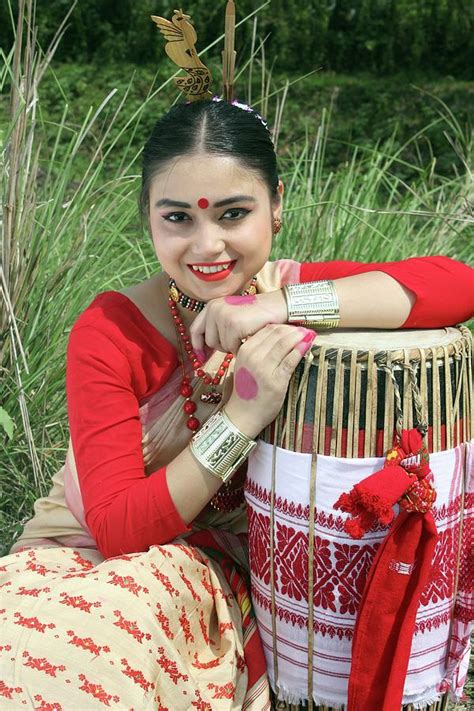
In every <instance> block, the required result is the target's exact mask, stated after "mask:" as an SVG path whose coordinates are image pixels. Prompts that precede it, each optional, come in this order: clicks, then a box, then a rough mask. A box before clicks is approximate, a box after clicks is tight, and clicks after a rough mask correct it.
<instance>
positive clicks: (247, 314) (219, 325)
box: [189, 289, 288, 355]
mask: <svg viewBox="0 0 474 711" xmlns="http://www.w3.org/2000/svg"><path fill="white" fill-rule="evenodd" d="M287 318H288V311H287V307H286V300H285V297H284V295H283V292H282V291H281V289H279V290H278V291H269V292H267V293H265V294H255V295H252V296H251V295H249V296H224V297H221V298H218V299H212V300H211V301H209V302H208V303H207V305H206V307H205V308H204V309H203V310H202V311H201V313H200V314H199V316H197V318H196V319H195V320H194V321H193V323H192V325H191V328H190V329H189V332H190V336H191V342H192V345H193V348H194V350H195V351H203V350H204V345H205V344H206V345H207V346H208V347H209V348H213V349H215V350H219V351H222V352H223V353H234V355H235V354H236V353H237V352H238V350H239V348H240V346H241V343H242V341H243V340H244V339H245V338H248V337H249V336H253V335H254V334H255V333H257V332H258V331H260V330H261V329H262V328H263V327H264V326H266V325H267V324H268V323H273V324H279V323H281V324H283V323H286V320H287Z"/></svg>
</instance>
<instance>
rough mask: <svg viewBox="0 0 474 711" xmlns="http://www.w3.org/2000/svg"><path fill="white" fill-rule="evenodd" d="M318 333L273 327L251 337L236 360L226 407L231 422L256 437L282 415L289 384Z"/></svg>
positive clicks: (305, 329)
mask: <svg viewBox="0 0 474 711" xmlns="http://www.w3.org/2000/svg"><path fill="white" fill-rule="evenodd" d="M315 337H316V333H315V332H314V331H312V330H310V329H307V328H303V327H301V326H289V325H279V326H277V325H273V324H269V325H267V326H264V328H262V329H260V330H259V331H258V333H256V334H255V335H253V336H250V337H249V338H248V339H247V340H246V341H245V343H243V344H242V345H241V347H240V348H239V352H238V354H237V356H236V359H235V368H234V379H233V391H232V394H231V396H230V398H229V400H228V402H227V403H226V404H225V407H224V409H225V412H226V414H227V415H228V416H229V418H230V420H231V422H233V424H234V425H235V426H236V427H238V429H239V430H240V431H241V432H243V433H244V434H246V435H247V436H248V437H252V438H253V437H256V436H257V435H258V434H259V432H261V431H262V430H263V429H264V428H265V427H266V426H267V425H268V424H269V423H270V422H273V420H274V419H275V417H276V416H277V415H278V413H279V412H280V410H281V408H282V405H283V402H284V400H285V395H286V391H287V389H288V383H289V382H290V378H291V376H292V375H293V372H294V370H295V368H296V366H297V365H298V363H299V362H300V360H301V358H302V357H303V355H304V354H305V353H306V351H307V350H308V349H309V348H310V346H311V344H312V343H313V341H314V339H315Z"/></svg>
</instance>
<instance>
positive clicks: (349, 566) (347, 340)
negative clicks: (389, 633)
mask: <svg viewBox="0 0 474 711" xmlns="http://www.w3.org/2000/svg"><path fill="white" fill-rule="evenodd" d="M471 415H472V339H471V336H470V334H469V331H468V330H467V329H466V328H464V327H460V328H447V329H443V330H439V331H396V332H394V331H388V332H387V331H371V332H361V331H357V332H356V331H354V332H344V331H342V330H341V331H336V332H328V333H326V334H322V335H318V338H317V339H316V345H315V346H314V347H313V349H312V353H311V354H309V355H307V357H306V359H305V360H304V361H302V363H301V364H300V365H299V367H298V368H297V370H296V371H295V373H294V375H293V378H292V380H291V382H290V386H289V388H288V393H287V396H286V400H285V403H284V406H283V408H282V410H281V412H280V414H279V416H278V417H277V419H276V420H275V421H274V422H273V423H272V424H271V425H269V426H268V427H267V428H266V429H265V430H264V431H263V433H262V434H261V439H260V442H259V445H258V447H257V448H256V449H255V450H254V452H253V453H252V455H251V457H250V459H249V465H248V479H247V485H246V498H247V503H248V513H249V549H250V563H251V574H252V597H253V602H254V606H255V611H256V614H257V620H258V625H259V630H260V634H261V637H262V642H263V645H264V649H265V654H266V659H267V667H268V673H269V677H270V681H271V684H272V687H273V689H274V691H275V692H276V694H277V696H278V698H279V699H282V700H285V701H286V702H287V703H292V704H305V703H308V705H309V706H310V707H311V706H312V705H313V703H314V704H316V705H318V704H319V705H321V707H323V708H324V706H323V705H326V706H327V707H332V706H334V707H339V708H340V707H341V705H342V706H343V705H344V704H345V703H346V701H347V685H348V679H349V672H350V663H351V642H352V638H353V633H354V625H355V620H356V614H357V609H358V605H359V603H360V600H361V596H362V592H363V588H364V584H365V580H366V577H367V574H368V571H369V569H370V566H371V563H372V561H373V558H374V555H375V552H376V550H377V548H378V546H379V545H380V543H381V541H382V540H383V539H384V537H385V535H386V533H387V528H385V527H383V526H378V527H375V529H374V530H371V531H369V533H368V534H366V535H365V536H364V537H363V538H362V539H360V540H353V539H351V538H350V537H349V536H348V535H347V534H346V532H345V530H344V521H345V519H346V518H347V516H346V515H345V514H341V512H340V511H337V510H335V509H334V503H335V502H336V501H337V499H338V498H339V496H340V494H341V493H343V492H347V491H349V490H350V489H351V488H352V486H353V485H354V484H356V483H358V482H359V481H361V480H362V479H364V478H365V477H366V476H368V475H369V474H371V473H373V472H375V471H377V470H378V469H380V468H381V466H382V465H383V462H384V454H385V452H386V451H387V450H388V449H389V448H390V447H391V445H392V443H393V440H394V436H395V434H396V432H397V430H398V431H399V430H400V429H401V428H411V427H413V426H417V425H419V424H420V425H425V427H426V429H427V439H426V442H427V444H428V449H429V451H430V453H431V454H430V464H431V468H432V471H433V474H434V478H435V488H436V492H437V500H436V503H435V507H434V510H433V513H434V518H435V521H436V525H437V528H438V531H439V535H440V538H439V542H438V544H437V547H436V550H435V555H434V562H433V570H432V576H431V580H430V583H429V585H428V586H427V588H426V589H425V591H424V592H423V595H422V599H421V604H420V607H419V609H418V614H417V621H416V631H415V636H414V638H413V643H412V648H411V657H410V664H409V668H408V674H407V677H406V683H405V690H404V703H405V704H415V705H416V706H417V707H421V708H423V707H425V706H426V707H427V708H429V704H430V703H435V702H436V704H437V705H436V706H433V707H432V708H433V709H434V708H441V707H442V705H443V704H444V702H443V701H440V699H441V698H442V695H443V694H444V692H445V691H447V690H448V689H450V690H451V691H452V692H453V693H454V694H455V695H456V694H460V693H461V691H462V687H463V684H464V681H465V676H466V673H467V664H468V656H469V648H470V645H469V633H470V626H469V624H470V623H469V619H470V610H469V607H470V604H471V606H472V593H471V587H472V572H470V571H469V569H468V566H469V556H468V543H467V541H468V540H469V524H470V522H471V521H472V519H470V518H469V513H471V515H472V505H473V496H474V494H473V484H474V482H473V479H474V444H473V442H472V440H471V437H472V421H471ZM374 624H376V621H375V620H374ZM308 700H309V701H308ZM283 708H284V705H283ZM313 708H315V707H314V706H313Z"/></svg>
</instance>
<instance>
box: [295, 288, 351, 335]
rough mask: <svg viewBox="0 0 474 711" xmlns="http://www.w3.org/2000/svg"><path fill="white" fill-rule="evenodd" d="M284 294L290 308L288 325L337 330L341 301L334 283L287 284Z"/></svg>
mask: <svg viewBox="0 0 474 711" xmlns="http://www.w3.org/2000/svg"><path fill="white" fill-rule="evenodd" d="M283 294H284V296H285V299H286V305H287V308H288V323H295V324H301V325H303V326H311V327H316V328H337V327H338V325H339V299H338V298H337V294H336V290H335V288H334V284H333V283H332V281H310V282H306V283H304V284H286V286H284V287H283Z"/></svg>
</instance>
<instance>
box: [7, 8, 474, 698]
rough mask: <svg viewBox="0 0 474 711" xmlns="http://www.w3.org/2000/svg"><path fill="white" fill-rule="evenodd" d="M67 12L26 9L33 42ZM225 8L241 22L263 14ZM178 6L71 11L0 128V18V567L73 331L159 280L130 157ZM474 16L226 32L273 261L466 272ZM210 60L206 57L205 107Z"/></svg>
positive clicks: (159, 99) (280, 23)
mask: <svg viewBox="0 0 474 711" xmlns="http://www.w3.org/2000/svg"><path fill="white" fill-rule="evenodd" d="M16 5H17V0H15V2H13V3H12V10H13V11H15V8H16ZM72 5H73V3H72V2H71V1H70V0H38V1H37V11H36V24H37V25H38V39H39V44H40V46H42V47H43V48H45V47H46V46H47V44H48V42H49V41H50V40H51V38H52V36H53V34H54V32H55V31H56V30H57V28H58V26H59V25H60V23H61V21H62V19H63V18H64V16H65V14H66V13H67V12H68V11H69V10H70V9H71V7H72ZM224 5H225V3H224V1H223V2H217V3H212V4H211V3H209V2H207V1H206V2H204V0H198V1H196V2H192V3H190V4H189V5H186V6H184V7H183V10H184V11H185V12H187V13H188V14H191V15H192V18H193V21H194V23H195V26H196V28H197V30H198V50H203V49H204V48H205V47H206V46H207V45H209V44H210V43H213V42H215V41H216V39H217V38H218V36H219V34H220V33H221V32H222V29H223V9H224ZM237 5H238V15H239V17H240V18H243V17H244V16H245V15H246V14H248V13H250V12H254V11H255V10H256V9H257V7H258V3H253V2H250V0H239V1H238V3H237ZM174 7H175V4H174V3H172V2H171V1H170V0H164V1H163V2H142V1H140V2H134V1H133V0H120V1H119V2H111V0H79V2H78V3H77V4H76V6H75V7H74V9H73V11H72V14H71V15H70V17H69V20H68V28H67V30H66V33H65V35H64V37H63V38H62V40H61V42H60V44H59V47H58V50H57V52H56V55H55V57H54V59H53V62H52V63H51V65H50V66H49V67H48V68H47V69H46V71H45V73H44V75H43V77H42V79H41V81H40V82H38V83H36V79H35V78H33V79H32V83H33V85H34V88H33V90H32V93H31V94H30V95H29V98H28V96H27V95H26V94H25V96H24V99H25V103H24V104H22V103H21V102H20V109H19V112H17V113H16V114H15V116H14V117H13V118H12V117H10V116H9V97H8V93H9V89H10V86H11V82H12V76H13V69H12V67H13V62H12V58H11V56H10V55H9V54H8V52H9V49H10V47H11V44H12V41H13V30H12V29H11V27H12V26H11V23H10V20H9V12H10V11H9V10H8V3H0V46H1V47H2V48H3V50H4V54H3V66H1V67H0V88H1V95H0V149H1V150H0V158H1V159H2V161H3V163H2V164H1V167H2V168H3V167H4V168H5V170H3V174H2V176H1V180H2V181H3V191H4V195H5V191H6V190H7V188H8V181H9V168H10V162H9V161H11V152H10V144H9V142H10V141H11V137H12V136H14V133H15V131H14V129H15V126H16V125H17V122H18V121H19V120H20V119H21V116H22V112H25V117H26V119H25V120H26V125H27V128H26V129H25V132H24V134H23V139H22V140H23V143H24V147H23V148H21V150H20V149H18V163H17V165H18V169H19V171H20V180H19V183H18V192H17V199H18V210H17V215H16V217H17V222H16V224H15V226H14V229H13V232H12V240H13V241H12V245H13V246H14V249H13V250H12V252H11V254H12V255H13V256H12V260H11V265H10V266H9V271H10V281H11V284H12V287H11V290H10V292H9V295H10V297H11V304H12V313H14V316H15V319H16V324H15V326H16V330H12V328H11V322H9V318H8V314H6V313H0V356H1V358H0V374H1V385H0V531H1V533H0V554H2V553H6V552H7V550H8V548H9V546H10V545H11V542H12V540H13V539H14V538H15V537H16V536H17V535H18V534H19V532H20V531H21V529H22V525H23V524H24V522H25V521H26V520H27V519H28V518H29V517H30V515H31V513H32V508H33V502H34V500H35V499H36V498H37V496H39V495H45V494H46V493H47V492H48V490H49V486H50V478H51V475H52V474H54V473H55V472H56V471H57V470H58V469H59V468H60V466H61V465H62V464H63V462H64V457H65V454H66V448H67V442H68V428H67V413H66V402H65V392H64V370H65V349H66V343H67V337H68V333H69V330H70V328H71V325H72V323H73V322H74V320H75V318H76V317H77V315H78V314H79V313H80V311H82V310H83V309H84V308H85V307H86V306H87V304H88V303H89V302H90V301H91V300H92V298H93V297H94V295H95V294H96V293H98V292H99V291H103V290H106V289H114V288H121V287H123V286H126V285H128V284H130V283H135V282H137V281H140V280H141V279H143V278H146V277H147V276H149V275H150V274H151V273H153V271H155V270H156V269H157V264H156V259H155V257H154V254H153V250H152V248H151V245H150V241H149V239H148V238H147V235H146V233H145V231H144V230H143V226H142V225H141V223H140V220H139V217H138V209H137V196H138V189H139V180H140V177H139V173H140V168H139V153H140V149H141V146H142V145H143V142H144V140H145V139H146V138H147V136H148V134H149V133H150V130H151V128H152V125H153V123H154V121H155V120H156V118H157V116H159V115H160V113H161V112H162V111H164V110H166V109H167V108H168V107H169V106H170V105H171V104H172V103H173V102H174V101H176V99H177V95H176V91H175V89H174V87H173V84H172V83H171V82H170V81H169V77H170V76H171V74H172V73H173V72H174V67H173V66H172V65H171V62H170V61H169V60H168V58H167V57H166V55H165V53H164V51H163V45H164V41H163V38H162V37H161V36H160V34H159V33H158V31H157V29H156V27H155V26H154V25H153V24H152V23H151V22H150V20H149V15H150V14H160V15H163V16H165V17H168V18H170V17H171V15H172V11H173V9H174ZM473 14H474V5H473V4H472V3H471V2H470V1H469V0H465V1H464V0H419V1H416V0H385V1H381V0H359V1H356V0H352V1H349V0H308V1H307V2H304V3H303V2H301V0H286V2H285V1H284V0H273V2H271V4H267V6H266V7H265V8H264V9H263V10H262V11H261V12H259V13H258V28H257V30H255V28H254V25H253V22H252V20H248V21H246V22H245V23H244V24H243V25H242V26H241V27H240V28H238V31H237V38H238V43H237V46H238V72H239V74H240V76H239V78H238V80H237V91H236V93H237V96H238V98H239V99H241V100H244V101H246V102H248V103H251V104H252V105H253V106H254V107H255V108H257V110H259V111H260V112H261V113H262V114H264V115H265V116H266V117H267V118H268V119H269V122H270V126H271V127H273V128H274V136H275V141H276V142H277V147H278V155H279V160H280V171H281V175H282V177H283V179H284V181H285V184H286V194H285V198H286V200H285V214H284V219H285V225H284V230H283V231H282V233H281V234H280V235H279V240H278V244H277V245H276V248H275V250H274V253H272V258H274V259H276V258H280V257H284V256H286V257H293V258H295V259H299V260H311V259H321V260H327V259H334V258H338V259H341V258H342V259H344V258H346V259H359V260H364V261H385V260H387V261H388V260H391V259H402V258H406V257H409V256H414V255H417V254H447V255H449V256H451V257H454V258H457V259H461V260H463V261H466V262H471V263H472V254H473V244H474V229H473V228H474V209H473V198H474V185H473V181H472V156H473V145H474V141H473V126H472V117H473V115H474V111H473V110H474V81H473V77H472V69H473V67H474V39H473V38H474V32H473ZM263 38H266V41H265V44H264V45H263V46H259V45H260V39H263ZM220 50H221V45H217V46H216V47H214V48H213V49H212V50H211V51H210V52H207V53H206V56H205V61H206V62H207V63H209V65H210V67H211V69H212V71H213V75H214V77H215V78H216V84H215V91H216V93H219V92H220V80H219V77H220V54H219V53H220ZM24 68H26V66H25V67H24ZM309 72H313V73H312V74H311V75H310V76H306V77H304V75H305V74H306V73H309ZM314 72H315V73H314ZM302 77H303V78H302ZM23 91H24V87H22V89H21V92H23ZM21 92H20V93H21ZM32 97H34V101H32V100H31V99H32ZM15 150H17V149H15ZM36 160H37V163H36ZM5 204H6V200H5V199H4V201H3V205H4V207H5ZM15 255H16V256H15ZM3 307H4V304H3V303H2V309H3ZM9 324H10V325H9ZM471 325H472V323H471ZM2 408H3V409H2ZM468 703H469V702H468ZM459 708H461V707H459Z"/></svg>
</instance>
